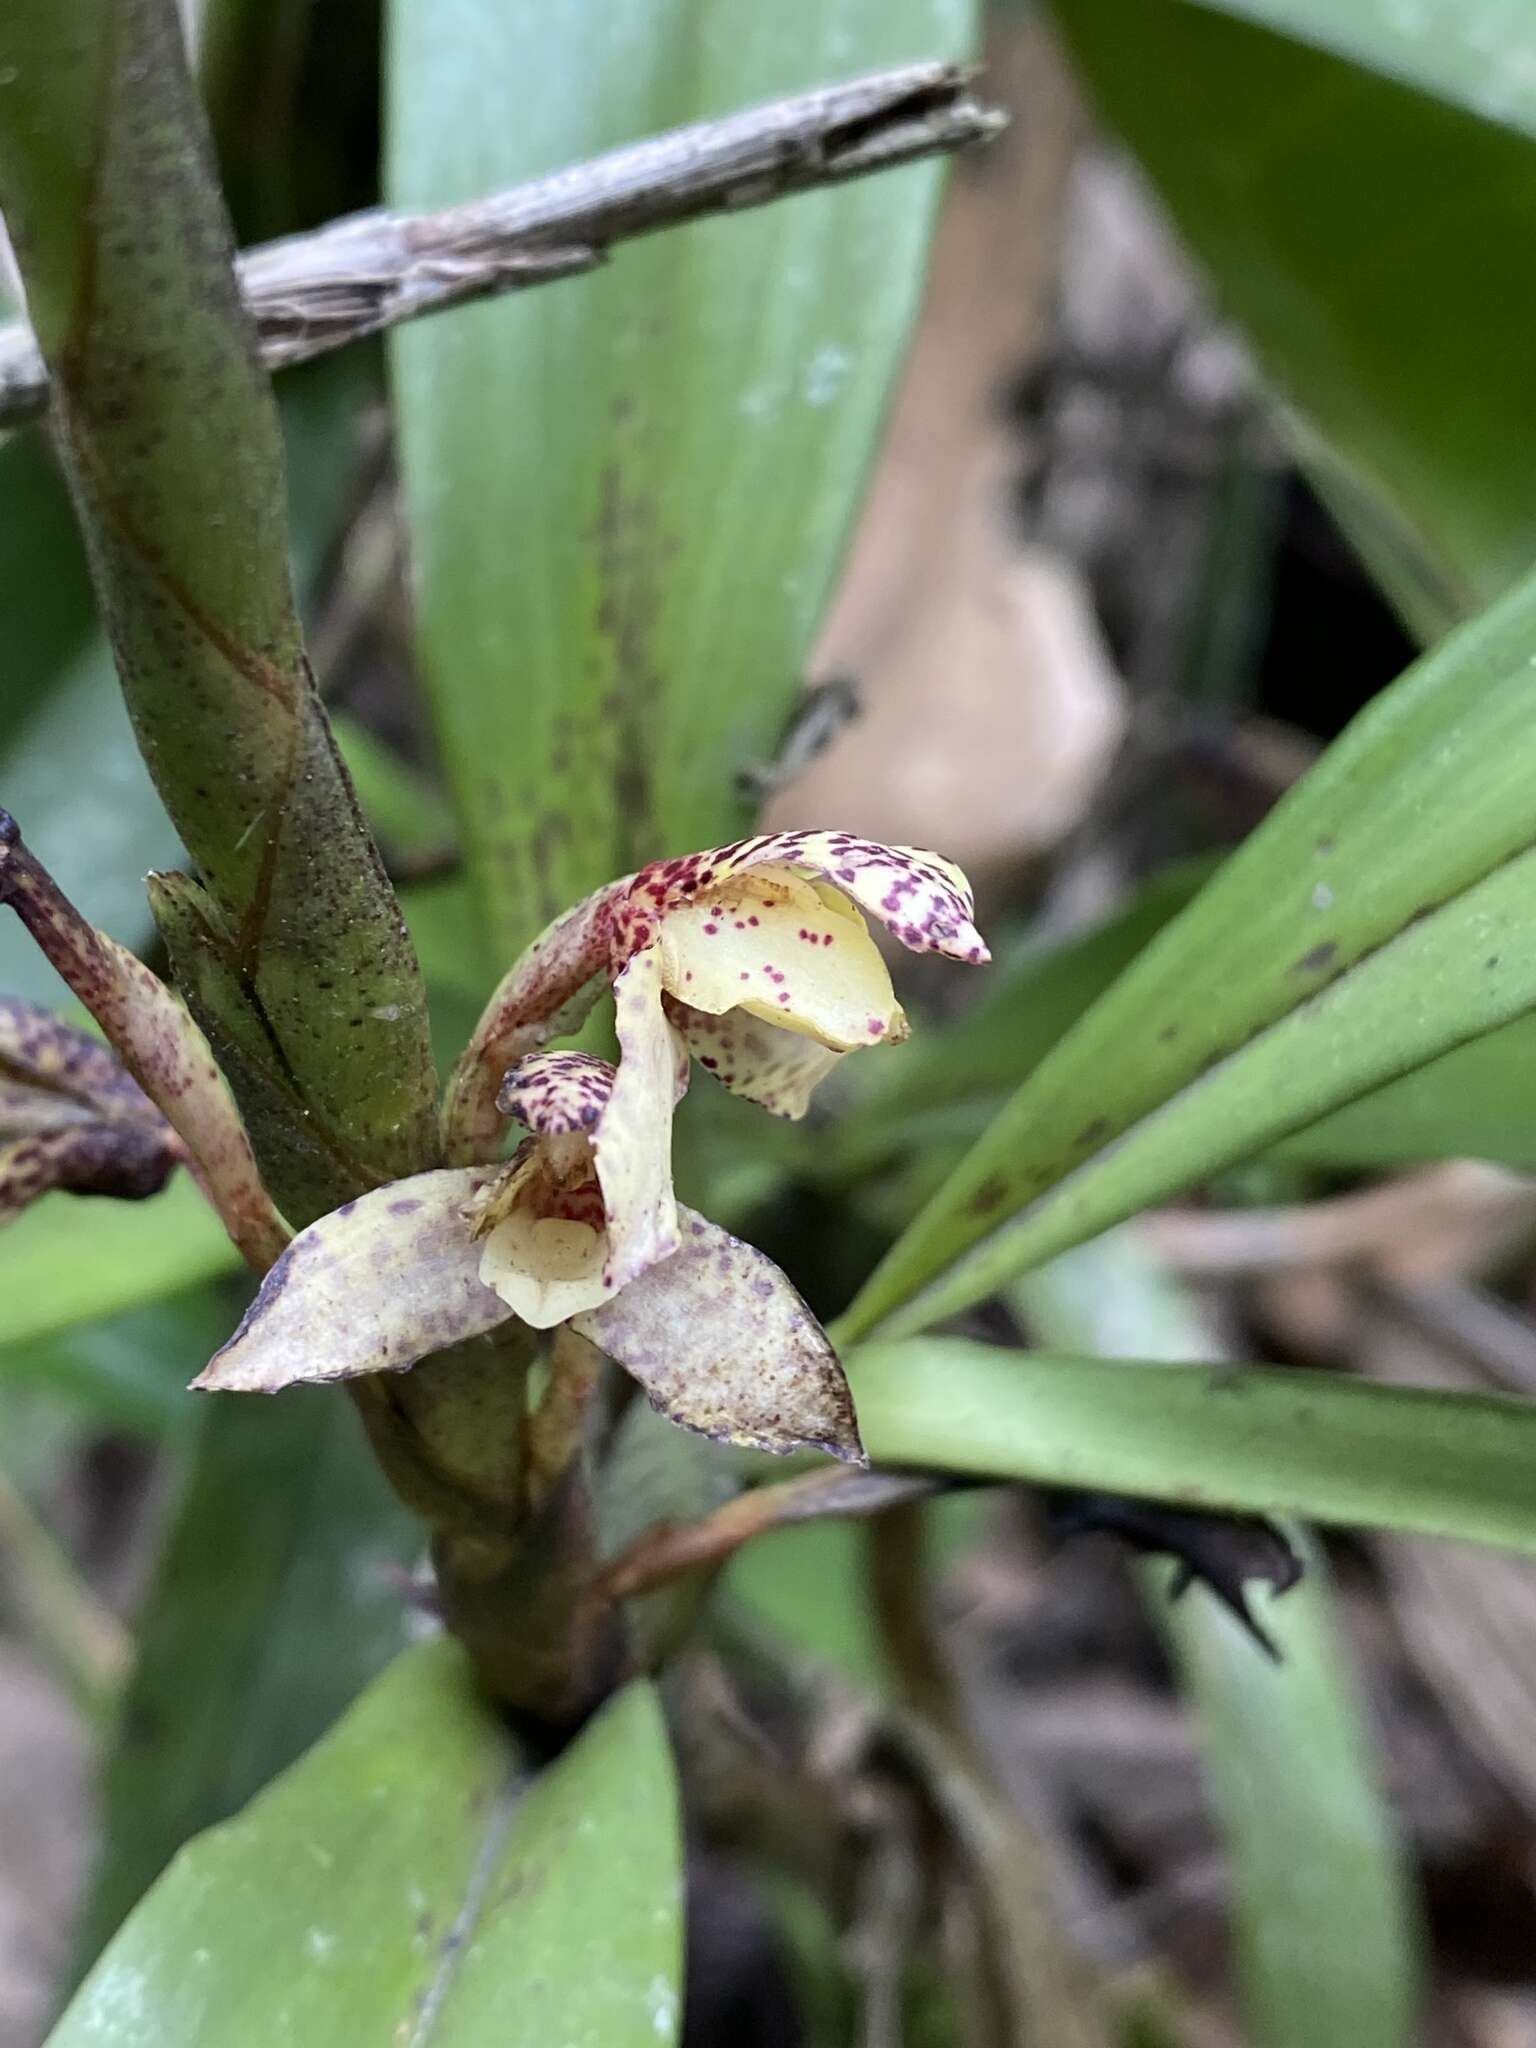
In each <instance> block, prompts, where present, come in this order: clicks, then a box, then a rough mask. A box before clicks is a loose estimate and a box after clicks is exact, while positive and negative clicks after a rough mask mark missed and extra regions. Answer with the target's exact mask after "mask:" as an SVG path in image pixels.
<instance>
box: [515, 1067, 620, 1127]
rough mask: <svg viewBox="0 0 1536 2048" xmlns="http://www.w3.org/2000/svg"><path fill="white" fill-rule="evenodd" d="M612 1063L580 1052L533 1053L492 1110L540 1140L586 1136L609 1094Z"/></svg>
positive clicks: (611, 1086) (604, 1106)
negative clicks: (512, 1119)
mask: <svg viewBox="0 0 1536 2048" xmlns="http://www.w3.org/2000/svg"><path fill="white" fill-rule="evenodd" d="M613 1075H614V1069H613V1063H612V1062H611V1061H610V1060H600V1059H595V1058H594V1057H593V1055H592V1054H591V1053H586V1052H536V1053H530V1054H529V1055H528V1057H527V1059H523V1060H519V1061H518V1063H517V1065H516V1066H515V1067H512V1068H511V1069H510V1070H509V1071H508V1073H507V1076H506V1079H505V1080H504V1081H503V1082H502V1084H501V1092H500V1093H499V1094H498V1095H497V1097H496V1107H497V1108H498V1109H499V1110H500V1111H501V1113H502V1115H503V1116H509V1117H515V1118H516V1119H517V1121H518V1122H519V1123H520V1124H523V1125H525V1126H526V1127H527V1129H529V1130H530V1131H537V1132H538V1134H539V1136H540V1137H545V1138H552V1137H558V1136H559V1135H560V1134H561V1133H563V1132H566V1131H590V1130H591V1129H592V1127H593V1125H594V1124H595V1123H596V1122H597V1120H598V1118H599V1117H600V1116H601V1115H602V1113H603V1111H604V1110H605V1109H606V1108H607V1106H608V1098H609V1096H610V1095H611V1094H612V1092H613Z"/></svg>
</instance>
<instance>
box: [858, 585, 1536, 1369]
mask: <svg viewBox="0 0 1536 2048" xmlns="http://www.w3.org/2000/svg"><path fill="white" fill-rule="evenodd" d="M1533 650H1536V578H1532V579H1529V580H1528V581H1527V582H1525V583H1524V584H1522V585H1520V586H1519V587H1518V588H1517V589H1516V590H1514V591H1512V592H1511V593H1510V595H1509V596H1508V597H1507V598H1505V599H1504V600H1503V601H1502V602H1501V603H1500V604H1498V605H1496V606H1494V607H1492V608H1491V609H1490V610H1489V611H1488V612H1487V613H1485V614H1484V615H1483V616H1482V617H1481V618H1480V619H1478V620H1477V621H1475V622H1474V623H1473V624H1471V625H1469V626H1466V627H1463V628H1461V629H1460V630H1459V631H1457V632H1456V633H1453V634H1452V635H1450V636H1449V637H1448V638H1447V639H1446V640H1445V641H1444V642H1443V643H1442V644H1441V645H1440V646H1439V647H1438V648H1436V649H1435V651H1434V652H1433V653H1432V654H1429V655H1427V656H1425V657H1424V659H1423V660H1421V661H1419V662H1418V663H1416V664H1415V665H1414V667H1413V668H1411V669H1410V670H1409V671H1408V673H1407V674H1406V675H1405V676H1403V677H1402V678H1401V680H1400V681H1399V682H1398V683H1396V684H1395V685H1393V687H1392V688H1391V689H1389V690H1387V691H1385V692H1384V693H1383V694H1382V695H1381V696H1380V697H1378V698H1377V699H1376V700H1375V701H1374V702H1373V703H1372V704H1371V705H1370V706H1369V707H1368V708H1367V709H1366V710H1365V711H1364V712H1363V713H1362V714H1361V715H1360V717H1359V718H1357V719H1356V720H1355V722H1354V724H1353V725H1352V726H1350V727H1349V729H1348V730H1347V731H1346V732H1345V733H1344V734H1343V736H1342V737H1341V738H1340V739H1339V740H1337V741H1336V742H1335V743H1334V745H1333V746H1332V747H1331V748H1330V749H1329V751H1328V753H1327V754H1326V755H1325V756H1324V757H1323V759H1322V760H1321V761H1320V762H1319V763H1318V765H1317V767H1316V768H1315V769H1313V771H1312V772H1311V774H1310V775H1308V776H1307V777H1306V778H1305V779H1304V780H1303V781H1302V782H1301V783H1300V784H1298V785H1297V787H1296V788H1295V789H1293V790H1292V791H1291V792H1290V794H1289V795H1288V796H1287V797H1286V798H1285V800H1284V801H1283V802H1282V803H1280V804H1279V805H1277V806H1276V808H1275V810H1274V811H1273V812H1272V813H1271V814H1270V816H1269V817H1268V818H1267V819H1266V820H1265V822H1264V824H1263V825H1262V826H1261V827H1260V828H1259V830H1258V831H1257V832H1255V833H1254V834H1253V836H1252V837H1251V838H1250V839H1249V840H1248V841H1247V843H1246V844H1245V845H1244V846H1243V847H1242V848H1240V850H1239V851H1238V852H1237V853H1236V854H1235V855H1233V857H1232V858H1231V859H1230V860H1229V861H1228V862H1227V863H1226V864H1225V866H1224V867H1223V868H1222V869H1221V870H1220V872H1219V873H1218V874H1217V875H1216V876H1215V878H1214V879H1213V880H1212V881H1211V882H1210V883H1208V884H1207V886H1206V887H1205V888H1204V889H1203V890H1202V891H1201V893H1200V894H1199V896H1198V897H1197V898H1196V899H1195V901H1194V902H1193V903H1192V904H1191V905H1190V906H1189V908H1188V909H1187V910H1185V911H1184V912H1183V913H1182V915H1180V916H1179V917H1177V918H1175V919H1174V921H1173V922H1172V923H1171V924H1170V925H1168V926H1167V927H1166V928H1165V929H1164V931H1163V932H1162V933H1161V934H1160V935H1159V936H1158V937H1157V938H1156V939H1155V940H1154V941H1153V942H1152V944H1151V945H1149V946H1148V947H1147V948H1146V950H1145V951H1144V952H1143V953H1142V954H1141V955H1140V956H1139V957H1138V958H1137V959H1136V961H1135V962H1134V963H1133V965H1132V966H1131V967H1130V968H1128V969H1127V971H1126V972H1125V973H1124V974H1123V975H1122V976H1121V977H1120V979H1119V980H1118V981H1117V982H1116V983H1115V984H1114V986H1113V987H1112V988H1111V989H1109V991H1108V992H1107V993H1106V994H1105V995H1104V996H1103V997H1101V998H1100V1000H1099V1001H1098V1002H1096V1003H1095V1004H1094V1005H1093V1006H1092V1008H1091V1009H1090V1010H1089V1011H1088V1012H1087V1014H1086V1015H1085V1016H1084V1017H1083V1018H1082V1019H1081V1020H1080V1021H1079V1022H1078V1024H1077V1025H1076V1026H1075V1027H1074V1028H1073V1029H1072V1030H1071V1031H1069V1032H1068V1033H1067V1035H1066V1036H1065V1037H1064V1038H1063V1039H1062V1040H1061V1041H1060V1042H1059V1043H1058V1044H1057V1045H1056V1046H1055V1047H1054V1048H1053V1050H1052V1051H1051V1052H1050V1053H1049V1054H1048V1055H1047V1056H1046V1057H1045V1058H1044V1059H1043V1060H1042V1061H1041V1062H1040V1064H1039V1065H1038V1066H1037V1067H1036V1068H1035V1069H1034V1071H1033V1072H1032V1073H1031V1074H1030V1076H1029V1077H1028V1079H1027V1080H1026V1081H1025V1082H1024V1083H1023V1085H1022V1086H1021V1087H1020V1088H1019V1090H1018V1091H1017V1093H1016V1094H1015V1095H1014V1096H1013V1097H1012V1099H1011V1100H1010V1102H1009V1103H1008V1104H1007V1106H1006V1107H1005V1108H1004V1109H1003V1110H1002V1111H1001V1113H1000V1114H999V1115H998V1116H997V1117H996V1118H995V1119H994V1121H993V1123H992V1124H991V1126H990V1127H989V1129H988V1130H987V1132H986V1134H985V1135H984V1136H983V1137H982V1138H981V1139H980V1140H979V1142H978V1143H977V1144H976V1145H975V1146H974V1147H973V1148H972V1150H971V1151H970V1152H969V1153H968V1154H967V1156H966V1158H965V1160H964V1161H963V1162H962V1163H961V1165H960V1166H959V1167H958V1168H957V1170H956V1172H955V1173H954V1174H953V1175H952V1177H951V1178H950V1179H949V1180H948V1181H947V1182H946V1183H945V1184H944V1186H943V1187H942V1188H941V1189H940V1190H939V1192H938V1193H937V1194H936V1195H935V1196H934V1197H933V1199H932V1200H931V1201H930V1203H929V1204H928V1206H927V1208H926V1209H925V1210H924V1211H923V1213H922V1214H921V1215H920V1216H919V1217H918V1218H917V1220H916V1222H915V1223H914V1224H913V1225H912V1227H911V1229H910V1230H908V1231H907V1232H906V1233H905V1234H904V1235H903V1237H902V1238H901V1239H900V1240H899V1241H898V1243H897V1244H896V1245H895V1246H894V1247H893V1249H892V1250H891V1252H890V1253H889V1254H888V1256H887V1258H886V1259H885V1261H884V1262H883V1264H882V1265H881V1266H880V1267H879V1268H878V1269H877V1270H876V1272H875V1274H874V1275H873V1276H872V1278H871V1280H870V1282H869V1284H868V1285H867V1287H866V1288H865V1290H864V1292H863V1293H862V1294H861V1295H860V1296H859V1298H858V1300H857V1301H856V1302H855V1303H854V1306H853V1309H852V1310H851V1312H850V1314H849V1316H848V1317H847V1318H846V1319H845V1323H844V1325H843V1328H844V1332H845V1334H850V1335H852V1334H862V1333H863V1332H865V1331H867V1330H869V1329H871V1328H872V1327H874V1325H875V1324H876V1323H882V1324H883V1325H884V1326H885V1327H886V1328H888V1329H891V1330H894V1329H895V1328H897V1327H904V1328H914V1327H919V1326H921V1325H922V1324H923V1323H926V1322H928V1321H932V1320H934V1319H936V1318H937V1317H938V1316H940V1315H947V1314H950V1313H953V1312H954V1311H955V1310H956V1309H958V1308H961V1307H963V1306H964V1305H965V1304H966V1303H968V1302H971V1301H975V1300H978V1299H980V1298H981V1297H982V1296H984V1295H985V1294H987V1293H989V1292H991V1290H992V1289H993V1288H994V1287H996V1286H998V1285H1000V1284H1001V1283H1002V1282H1004V1281H1006V1280H1008V1279H1010V1278H1011V1277H1012V1276H1013V1275H1014V1274H1016V1273H1020V1272H1022V1271H1024V1270H1025V1269H1026V1268H1028V1267H1029V1266H1032V1265H1036V1264H1039V1263H1041V1262H1043V1261H1044V1260H1045V1259H1047V1258H1050V1257H1052V1256H1053V1255H1054V1254H1055V1253H1057V1252H1059V1251H1063V1250H1065V1249H1066V1248H1067V1247H1068V1246H1069V1245H1072V1244H1076V1243H1080V1242H1082V1241H1083V1240H1084V1239H1086V1238H1089V1237H1093V1236H1096V1235H1097V1234H1098V1233H1099V1232H1100V1231H1102V1230H1105V1229H1107V1228H1108V1227H1109V1226H1110V1225H1111V1224H1113V1223H1117V1222H1119V1221H1120V1220H1122V1218H1124V1217H1126V1216H1128V1215H1132V1214H1134V1213H1135V1212H1136V1211H1137V1210H1138V1209H1141V1208H1145V1207H1148V1206H1150V1205H1151V1204H1152V1203H1154V1202H1157V1201H1160V1200H1162V1199H1164V1198H1165V1197H1166V1196H1168V1195H1169V1194H1172V1193H1173V1192H1175V1191H1176V1190H1177V1189H1179V1188H1181V1187H1184V1186H1187V1185H1189V1183H1190V1182H1192V1181H1195V1180H1197V1179H1199V1178H1200V1177H1201V1176H1202V1175H1205V1174H1209V1173H1211V1172H1213V1171H1214V1170H1216V1169H1217V1168H1219V1167H1222V1166H1225V1165H1227V1164H1230V1163H1231V1162H1232V1161H1234V1160H1237V1159H1240V1158H1243V1157H1245V1156H1247V1155H1249V1154H1251V1153H1254V1152H1256V1151H1259V1150H1262V1149H1264V1148H1266V1147H1267V1146H1269V1145H1271V1144H1273V1143H1274V1142H1275V1141H1276V1140H1277V1139H1279V1138H1282V1137H1285V1136H1287V1135H1288V1134H1289V1133H1290V1132H1292V1131H1296V1130H1300V1129H1302V1128H1304V1127H1305V1126H1306V1125H1308V1124H1310V1123H1313V1122H1315V1121H1316V1120H1317V1119H1318V1118H1320V1117H1322V1116H1323V1115H1325V1114H1326V1113H1327V1112H1328V1111H1330V1110H1333V1109H1336V1108H1338V1107H1340V1106H1341V1105H1343V1104H1345V1103H1347V1102H1351V1101H1354V1100H1355V1099H1356V1098H1357V1097H1359V1096H1362V1095H1365V1094H1366V1093H1368V1092H1369V1091H1370V1090H1371V1089H1373V1088H1376V1087H1379V1086H1381V1085H1383V1084H1384V1083H1386V1082H1388V1081H1391V1080H1393V1079H1394V1078H1395V1077H1396V1076H1398V1075H1400V1074H1404V1073H1408V1072H1410V1071H1412V1070H1413V1069H1414V1068H1416V1067H1420V1066H1423V1065H1425V1064H1427V1063H1428V1062H1429V1061H1430V1060H1432V1059H1434V1058H1435V1057H1437V1056H1438V1055H1440V1054H1441V1053H1444V1052H1447V1051H1449V1050H1450V1049H1451V1048H1452V1047H1454V1046H1457V1045H1459V1044H1462V1043H1464V1042H1466V1041H1468V1040H1472V1039H1476V1038H1478V1037H1480V1036H1482V1035H1483V1034H1485V1033H1489V1032H1492V1031H1494V1030H1496V1029H1497V1028H1498V1027H1500V1026H1501V1025H1506V1024H1508V1023H1510V1022H1511V1021H1512V1020H1513V1019H1514V1018H1516V1017H1518V1016H1520V1015H1522V1014H1523V1013H1524V1012H1526V1011H1529V1010H1531V1009H1533V1008H1536V850H1533V848H1536V809H1533V806H1532V802H1531V787H1532V778H1533V775H1536V726H1533V724H1532V720H1531V715H1530V713H1531V701H1532V669H1531V661H1532V655H1533Z"/></svg>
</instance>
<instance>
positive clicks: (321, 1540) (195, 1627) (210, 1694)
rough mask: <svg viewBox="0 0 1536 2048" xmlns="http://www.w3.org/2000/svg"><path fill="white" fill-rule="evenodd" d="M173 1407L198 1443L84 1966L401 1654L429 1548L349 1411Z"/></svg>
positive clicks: (117, 1757) (144, 1651) (149, 1617)
mask: <svg viewBox="0 0 1536 2048" xmlns="http://www.w3.org/2000/svg"><path fill="white" fill-rule="evenodd" d="M196 1363H197V1364H201V1363H202V1361H201V1360H198V1361H196ZM184 1398H185V1399H186V1401H187V1402H188V1404H189V1405H190V1404H192V1403H193V1402H196V1408H197V1420H196V1436H195V1439H194V1442H193V1444H192V1447H191V1454H190V1458H189V1460H188V1469H187V1475H186V1479H185V1483H184V1490H183V1493H182V1497H181V1500H180V1503H179V1505H178V1507H177V1510H176V1514H175V1517H174V1519H173V1521H172V1524H171V1528H170V1533H169V1536H168V1538H167V1541H166V1545H165V1550H164V1552H163V1554H162V1556H161V1558H160V1561H159V1565H158V1569H157V1571H156V1575H155V1581H154V1585H153V1587H152V1589H151V1591H150V1594H149V1597H148V1600H147V1602H146V1604H145V1606H144V1607H143V1609H142V1610H141V1612H140V1616H139V1633H138V1640H139V1655H138V1662H137V1665H136V1667H135V1670H134V1673H133V1677H132V1679H131V1680H130V1682H129V1685H128V1689H127V1694H126V1697H125V1699H124V1702H123V1709H122V1715H121V1720H120V1725H119V1728H118V1731H117V1736H116V1741H115V1743H114V1745H113V1747H112V1749H111V1752H110V1753H109V1755H108V1757H107V1759H106V1762H105V1766H104V1776H103V1785H102V1807H103V1816H102V1818H103V1830H104V1838H103V1847H102V1853H101V1859H100V1862H99V1863H98V1866H97V1870H96V1875H95V1881H94V1884H93V1887H92V1891H91V1895H90V1898H89V1900H88V1903H87V1907H86V1913H85V1920H84V1927H83V1934H82V1942H81V1952H82V1958H83V1959H84V1960H89V1959H90V1958H91V1957H93V1956H94V1955H95V1954H96V1953H97V1952H98V1950H99V1949H100V1947H101V1945H102V1943H103V1942H104V1941H105V1940H106V1939H107V1938H108V1937H109V1936H110V1935H111V1934H112V1933H113V1932H114V1931H115V1929H116V1928H117V1926H118V1925H119V1923H120V1922H121V1920H122V1918H123V1915H124V1914H125V1913H126V1912H127V1911H128V1909H129V1908H130V1907H131V1906H132V1905H133V1904H134V1903H135V1901H136V1900H137V1899H138V1898H139V1896H140V1894H141V1893H142V1892H143V1891H144V1889H145V1888H146V1886H148V1885H149V1884H150V1883H152V1882H153V1880H154V1879H155V1878H156V1877H158V1876H159V1874H160V1872H161V1870H163V1869H164V1867H165V1865H166V1864H167V1863H168V1862H169V1860H170V1858H171V1857H172V1855H173V1854H174V1853H175V1851H176V1850H177V1849H179V1848H180V1846H181V1844H182V1843H183V1842H184V1841H186V1840H187V1838H188V1837H189V1836H190V1835H192V1834H194V1833H196V1831H197V1830H198V1829H199V1828H203V1827H206V1826H208V1825H209V1824H210V1823H211V1822H213V1821H217V1820H222V1819H224V1818H225V1816H226V1815H228V1814H230V1813H232V1812H234V1811H235V1809H236V1808H237V1807H238V1806H240V1805H241V1804H242V1802H243V1801H245V1800H246V1799H249V1798H250V1797H251V1796H252V1794H254V1793H255V1792H257V1791H259V1790H260V1788H261V1787H262V1786H263V1785H264V1784H265V1783H266V1782H267V1780H268V1779H269V1778H270V1777H271V1776H272V1774H273V1773H274V1772H275V1771H278V1770H281V1769H282V1768H283V1767H284V1766H285V1765H286V1764H288V1763H290V1762H292V1760H293V1758H294V1757H296V1756H297V1755H298V1754H299V1752H300V1751H301V1750H302V1749H303V1748H304V1747H305V1746H306V1745H307V1744H308V1743H310V1742H313V1741H314V1740H315V1739H316V1738H317V1737H318V1736H319V1735H320V1734H322V1733H323V1731H324V1730H325V1729H326V1728H327V1727H329V1725H330V1723H331V1722H332V1721H333V1720H334V1719H335V1717H336V1715H337V1714H338V1713H340V1712H341V1711H342V1709H343V1708H344V1707H345V1706H346V1705H347V1703H348V1702H349V1701H350V1700H351V1699H352V1698H353V1697H354V1695H355V1694H356V1693H357V1691H358V1688H359V1687H360V1686H362V1685H363V1684H364V1683H365V1682H366V1681H367V1680H368V1679H369V1678H371V1677H372V1676H373V1674H374V1673H375V1672H376V1671H377V1670H379V1668H380V1667H381V1666H382V1665H383V1664H384V1663H385V1662H386V1661H387V1659H388V1658H389V1657H390V1656H391V1655H392V1654H393V1653H394V1652H395V1651H396V1650H398V1649H399V1648H400V1646H401V1645H402V1643H403V1642H404V1640H405V1631H406V1607H405V1601H404V1596H403V1593H402V1590H401V1585H400V1583H399V1575H400V1569H401V1567H402V1566H403V1565H404V1564H406V1563H407V1562H408V1561H410V1560H411V1559H413V1558H414V1557H415V1556H416V1554H417V1553H418V1551H419V1549H420V1546H421V1543H422V1540H423V1539H422V1536H421V1532H420V1529H419V1527H418V1525H417V1524H416V1523H415V1522H414V1521H413V1520H412V1518H411V1517H410V1516H409V1515H408V1514H407V1513H406V1511H405V1509H404V1508H403V1507H401V1506H400V1505H399V1504H398V1503H397V1502H396V1501H395V1500H394V1498H393V1496H392V1495H391V1494H390V1493H389V1492H388V1490H387V1488H386V1487H385V1484H384V1481H383V1480H382V1478H381V1477H380V1476H379V1473H378V1470H377V1467H376V1466H375V1465H374V1462H373V1459H372V1457H371V1456H370V1454H369V1451H368V1449H367V1446H366V1443H365V1442H364V1438H363V1433H362V1431H361V1429H360V1428H359V1426H358V1422H357V1418H356V1417H355V1416H354V1415H353V1414H352V1413H351V1412H350V1408H349V1405H348V1404H347V1403H346V1402H345V1401H343V1400H340V1399H338V1398H337V1397H336V1396H334V1395H329V1394H321V1395H302V1394H300V1395H290V1396H288V1397H286V1398H284V1399H282V1400H277V1401H269V1402H268V1401H263V1402H235V1401H212V1400H199V1399H197V1397H195V1396H193V1395H187V1396H185V1397H184Z"/></svg>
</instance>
